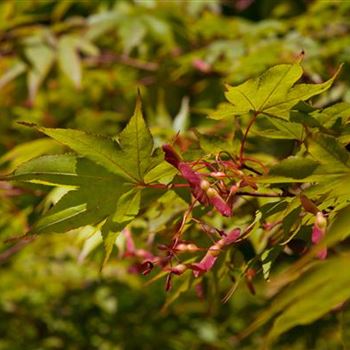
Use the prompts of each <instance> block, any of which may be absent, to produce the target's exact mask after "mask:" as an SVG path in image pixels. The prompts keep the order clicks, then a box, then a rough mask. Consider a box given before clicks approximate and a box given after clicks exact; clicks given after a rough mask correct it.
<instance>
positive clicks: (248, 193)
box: [236, 191, 295, 198]
mask: <svg viewBox="0 0 350 350" xmlns="http://www.w3.org/2000/svg"><path fill="white" fill-rule="evenodd" d="M236 195H239V196H251V197H268V198H274V197H276V198H284V197H295V196H294V194H292V193H256V192H240V191H239V192H236Z"/></svg>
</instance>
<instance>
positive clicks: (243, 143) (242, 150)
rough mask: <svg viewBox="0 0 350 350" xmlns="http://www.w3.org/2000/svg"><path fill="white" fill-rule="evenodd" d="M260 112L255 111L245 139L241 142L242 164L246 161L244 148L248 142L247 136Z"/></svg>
mask: <svg viewBox="0 0 350 350" xmlns="http://www.w3.org/2000/svg"><path fill="white" fill-rule="evenodd" d="M258 114H259V112H258V111H255V112H254V114H253V117H252V119H251V120H250V121H249V124H248V126H247V129H246V131H245V133H244V135H243V139H242V143H241V148H240V150H239V162H240V164H241V166H242V165H243V163H244V159H243V158H244V148H245V144H246V141H247V136H248V133H249V130H250V128H251V127H252V126H253V124H254V123H255V121H256V117H257V116H258Z"/></svg>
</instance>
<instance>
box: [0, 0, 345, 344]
mask: <svg viewBox="0 0 350 350" xmlns="http://www.w3.org/2000/svg"><path fill="white" fill-rule="evenodd" d="M349 19H350V3H349V2H347V1H344V2H331V1H329V2H327V1H306V0H305V1H302V0H297V1H296V0H294V1H293V0H288V1H287V0H279V1H272V0H261V1H249V0H246V1H244V0H237V1H218V0H217V1H216V0H211V1H206V0H200V1H181V0H174V1H156V0H144V1H137V0H135V1H121V0H118V1H112V0H101V1H79V0H72V1H70V0H58V1H54V0H52V1H50V0H46V1H43V0H27V1H21V0H3V1H2V2H1V3H0V72H1V75H0V114H1V119H0V135H1V138H0V165H1V174H7V173H9V172H11V171H12V170H13V169H15V168H16V167H17V166H18V165H20V164H22V163H23V162H25V161H27V160H29V159H32V158H34V157H36V156H39V155H42V154H51V153H59V152H62V151H63V147H62V146H61V145H59V144H57V143H56V142H55V141H53V140H48V139H45V138H39V135H38V134H37V132H36V131H34V130H33V129H29V128H25V127H23V126H22V125H20V124H18V123H17V122H18V121H21V120H25V121H27V122H33V123H37V124H39V125H42V126H45V127H63V128H65V127H69V128H78V129H81V130H85V131H89V132H94V133H98V134H105V135H106V134H107V135H111V136H115V135H116V134H117V133H118V132H119V131H120V130H121V129H122V128H123V127H124V126H125V124H126V122H127V120H128V119H129V117H130V115H132V113H133V109H134V101H135V99H136V94H137V88H140V90H141V94H142V97H143V102H144V108H145V112H146V113H145V115H146V118H147V121H148V124H149V125H150V127H151V130H152V133H153V135H154V137H155V142H156V144H157V145H159V144H160V143H161V142H163V141H164V140H169V139H170V138H171V137H174V135H175V134H176V132H177V131H178V130H181V131H183V132H185V133H186V132H188V135H189V136H188V137H190V138H191V137H193V136H190V135H192V134H191V133H190V132H189V131H188V130H189V129H190V128H191V127H194V126H196V127H198V130H199V132H201V133H203V134H205V133H207V132H209V134H210V135H217V134H219V133H220V134H221V133H222V134H225V131H226V130H228V127H227V125H226V124H225V123H221V124H217V122H214V121H213V120H209V119H207V118H206V116H207V115H208V114H210V113H211V112H212V111H213V110H214V109H215V108H216V107H217V106H218V104H220V103H221V102H223V101H224V83H229V84H232V85H236V84H239V83H241V82H243V81H245V80H246V79H248V78H251V77H253V76H256V75H257V74H260V73H261V72H263V71H265V69H267V68H268V67H271V66H273V65H276V64H279V63H291V62H295V61H296V60H297V59H298V58H299V57H300V54H301V52H302V51H304V52H305V56H304V59H303V68H304V71H305V74H304V77H303V79H304V80H305V82H313V83H320V82H323V81H325V80H327V79H329V77H330V76H332V75H333V74H334V73H335V71H336V69H337V67H338V66H339V64H340V63H345V65H344V68H343V70H342V73H341V75H340V76H339V78H338V80H337V82H336V84H335V85H334V87H333V88H332V89H331V90H329V92H327V93H325V94H323V95H322V97H321V98H320V99H318V100H317V106H318V107H327V106H329V105H331V104H333V103H335V102H339V101H345V102H350V89H349V80H348V78H347V76H348V74H349V73H350V72H349V60H350V21H349ZM346 116H348V115H344V118H345V117H346ZM261 123H264V122H263V121H262V122H261ZM215 125H219V127H218V126H215ZM349 141H350V140H346V139H344V140H343V143H346V142H349ZM255 142H256V144H255V145H253V147H255V149H259V147H261V144H262V143H261V140H260V143H259V139H258V138H257V139H256V141H255ZM218 143H219V142H218ZM201 144H204V147H205V145H206V147H207V148H208V149H212V147H213V143H211V142H210V137H207V138H206V137H205V136H202V139H201ZM215 146H216V147H218V149H220V145H219V144H216V145H215ZM273 146H274V144H273V143H269V142H264V143H263V147H266V149H268V150H269V151H270V153H271V154H272V155H274V156H276V157H282V156H283V154H285V153H286V149H288V147H290V144H289V143H288V141H286V142H285V147H281V148H279V149H277V150H276V149H274V147H273ZM202 147H203V146H202ZM232 147H233V148H234V147H235V145H233V146H232ZM195 152H196V150H193V154H194V153H195ZM47 193H48V190H47V188H45V187H42V188H39V189H38V187H33V186H31V185H25V186H21V187H15V186H12V185H9V184H8V183H4V182H0V213H1V216H0V238H1V244H0V249H1V251H0V349H1V350H2V349H6V350H17V349H18V350H19V349H28V350H30V349H33V350H34V349H45V350H46V349H99V350H100V349H101V350H105V349H106V350H108V349H158V348H159V349H185V348H189V349H229V348H236V347H237V348H239V349H243V350H244V349H256V348H259V347H260V346H262V344H263V340H262V339H263V337H262V335H263V334H264V330H263V331H258V332H255V333H254V334H253V335H251V336H249V337H248V338H247V339H245V340H244V341H242V342H241V343H239V345H238V341H237V339H236V338H235V335H236V334H238V333H239V332H241V331H243V330H244V329H246V327H248V326H249V325H250V324H251V323H252V322H253V320H254V319H255V316H256V315H257V314H258V312H259V311H260V310H269V309H268V308H267V305H269V300H268V298H267V297H266V294H265V293H264V288H265V287H264V286H265V282H263V281H258V282H257V285H256V290H257V293H258V295H257V296H251V295H250V294H249V291H248V289H247V288H246V287H245V286H241V287H239V288H238V290H237V291H236V293H235V294H234V296H233V297H232V298H231V299H230V300H229V302H228V303H227V304H222V303H221V298H223V297H224V296H225V294H226V293H227V291H228V290H229V289H230V287H232V286H231V285H228V284H227V282H226V284H224V285H222V286H221V289H220V290H217V289H216V288H217V283H216V282H217V280H218V279H219V277H220V276H218V274H217V273H213V274H212V275H211V276H210V277H209V278H208V281H207V282H206V283H207V285H206V286H205V287H206V293H205V298H204V299H201V298H199V297H198V296H197V295H196V293H195V291H194V290H192V289H191V290H190V291H186V293H182V295H181V301H180V302H176V301H175V302H174V303H169V297H168V296H167V295H166V293H165V292H163V281H156V282H155V283H153V284H150V285H148V286H147V287H145V286H144V281H145V280H144V278H143V277H140V276H137V275H133V274H129V273H128V263H127V262H123V261H120V260H118V259H116V258H115V257H116V255H117V253H115V255H114V256H112V259H111V261H110V262H109V263H108V264H107V266H106V267H105V269H104V271H103V273H102V274H100V271H99V269H100V264H101V261H102V259H103V257H102V251H100V250H98V249H95V248H96V247H97V246H98V245H99V244H101V239H100V237H96V235H95V234H94V233H95V231H96V230H94V228H92V227H86V228H84V229H83V230H77V231H76V232H71V233H69V234H65V235H64V236H60V235H52V236H45V237H41V238H39V239H36V240H35V241H33V242H27V243H28V244H27V243H26V242H24V243H23V242H20V243H16V242H11V241H10V242H5V240H6V239H8V238H10V237H14V236H20V235H22V234H24V233H25V232H26V231H27V229H28V228H29V227H30V226H31V225H32V223H33V222H34V221H35V219H37V217H38V216H39V215H40V213H41V212H42V211H45V210H46V209H47V208H49V207H50V206H51V205H52V204H53V203H56V202H57V200H58V199H59V198H60V197H61V196H62V194H63V193H62V190H61V189H57V190H54V191H52V192H50V193H49V196H48V197H46V199H43V198H44V196H45V195H46V194H47ZM181 205H182V204H181V203H180V202H176V201H174V203H173V205H172V206H171V208H166V207H162V209H163V210H164V211H163V212H162V216H157V215H159V214H158V212H157V210H153V212H152V210H151V211H150V212H149V213H148V215H149V217H150V218H152V219H154V218H156V220H154V221H152V222H154V225H155V228H154V231H156V230H159V231H160V230H161V229H162V228H163V227H164V225H166V220H165V219H164V218H166V217H167V216H171V215H172V214H171V211H173V212H174V211H176V210H179V209H178V208H181V209H182V207H183V206H181ZM266 210H268V209H266ZM162 220H164V221H162ZM139 224H140V227H142V225H143V223H142V222H140V223H139ZM143 239H144V237H141V238H140V240H143ZM243 251H244V252H245V253H246V254H247V255H249V254H250V251H249V247H248V248H246V249H243ZM113 257H114V258H113ZM238 258H239V257H238ZM288 259H290V260H291V261H292V258H288ZM288 259H287V260H288ZM347 261H348V258H344V259H343V260H335V262H334V266H335V267H336V269H338V273H339V274H343V273H345V272H344V271H341V269H340V268H339V266H343V265H344V262H347ZM286 263H288V261H283V262H281V265H283V264H286ZM332 266H333V265H332ZM281 268H282V266H281ZM316 273H317V271H316V272H315V274H316ZM326 277H327V276H326ZM327 281H328V280H327V279H326V278H325V282H324V283H327ZM180 283H181V281H176V282H174V289H175V294H176V291H178V294H180V293H181V288H182V286H181V284H180ZM345 283H347V281H345V282H344V284H345ZM299 287H300V286H299ZM299 287H298V285H297V286H296V288H295V289H296V290H297V291H298V290H299V289H298V288H299ZM302 292H303V291H302V290H299V292H298V293H300V294H298V293H297V294H296V296H295V300H292V302H293V303H297V302H298V301H300V300H302V298H303V296H302ZM320 302H322V301H320ZM165 303H167V304H169V306H168V307H167V308H164V304H165ZM301 307H303V305H301ZM314 307H315V308H317V303H316V305H315V306H314ZM276 312H280V310H278V311H276ZM348 314H349V312H346V308H344V311H340V312H335V311H334V312H331V313H329V314H327V315H326V316H324V317H323V318H321V319H320V320H319V321H317V322H314V323H312V324H311V325H305V326H297V327H294V328H292V329H291V330H290V331H289V332H287V333H286V334H284V335H282V336H281V337H279V339H278V341H277V342H276V343H275V345H274V346H273V348H276V349H282V350H283V349H286V350H287V349H288V350H290V349H295V350H298V349H317V350H318V349H320V350H323V349H325V350H326V349H327V350H328V349H342V348H344V349H346V348H347V344H348V343H349V339H348V338H349V335H348V333H349V332H348V329H347V327H346V325H347V324H348V323H349V321H348V320H347V319H348V318H349V315H348Z"/></svg>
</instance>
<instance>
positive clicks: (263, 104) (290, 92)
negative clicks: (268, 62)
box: [211, 63, 339, 120]
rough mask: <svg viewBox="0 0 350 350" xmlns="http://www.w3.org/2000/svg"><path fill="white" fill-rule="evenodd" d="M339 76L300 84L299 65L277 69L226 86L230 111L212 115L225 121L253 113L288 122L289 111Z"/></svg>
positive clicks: (324, 88) (286, 65)
mask: <svg viewBox="0 0 350 350" xmlns="http://www.w3.org/2000/svg"><path fill="white" fill-rule="evenodd" d="M338 72H339V70H338V71H337V73H336V74H335V75H334V76H333V77H332V78H331V79H329V80H327V81H326V82H324V83H321V84H297V85H294V84H295V83H296V82H297V81H298V80H299V79H300V78H301V76H302V73H303V70H302V68H301V66H300V64H299V63H295V64H281V65H277V66H274V67H272V68H270V69H269V70H267V71H266V72H265V73H263V74H262V75H261V76H259V77H258V78H254V79H250V80H248V81H246V82H244V83H243V84H241V85H238V86H234V87H233V86H230V85H227V92H226V94H225V96H226V98H227V100H228V101H229V102H230V103H231V104H232V107H233V108H232V107H230V108H229V111H225V108H221V110H220V111H219V112H216V113H214V114H213V115H211V117H212V118H214V119H222V118H224V117H227V116H230V115H231V116H232V115H243V114H246V113H249V112H250V111H253V112H257V113H261V114H265V115H267V116H275V117H279V118H283V119H286V120H287V119H288V116H289V111H290V109H291V108H292V107H293V106H295V105H296V104H297V103H298V102H300V101H306V100H308V99H310V98H311V97H313V96H316V95H319V94H321V93H322V92H324V91H326V90H327V89H329V88H330V86H331V85H332V83H333V81H334V79H335V78H336V76H337V74H338Z"/></svg>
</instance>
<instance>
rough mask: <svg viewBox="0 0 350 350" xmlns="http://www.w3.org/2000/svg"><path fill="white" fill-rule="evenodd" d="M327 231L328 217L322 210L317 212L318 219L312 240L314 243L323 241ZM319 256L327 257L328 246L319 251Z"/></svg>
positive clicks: (313, 229) (320, 257)
mask: <svg viewBox="0 0 350 350" xmlns="http://www.w3.org/2000/svg"><path fill="white" fill-rule="evenodd" d="M326 231H327V219H326V218H325V217H324V215H323V213H322V212H321V211H319V212H317V214H316V220H315V223H314V226H313V228H312V236H311V241H312V243H313V244H318V243H320V242H321V241H322V239H323V237H324V236H325V235H326ZM317 257H318V258H319V259H321V260H323V259H326V257H327V248H326V247H325V248H323V249H322V250H320V251H319V252H318V253H317Z"/></svg>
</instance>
